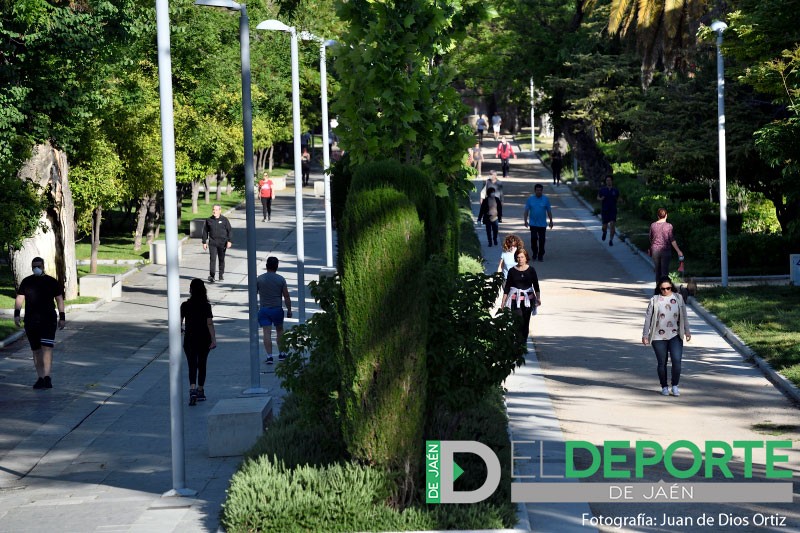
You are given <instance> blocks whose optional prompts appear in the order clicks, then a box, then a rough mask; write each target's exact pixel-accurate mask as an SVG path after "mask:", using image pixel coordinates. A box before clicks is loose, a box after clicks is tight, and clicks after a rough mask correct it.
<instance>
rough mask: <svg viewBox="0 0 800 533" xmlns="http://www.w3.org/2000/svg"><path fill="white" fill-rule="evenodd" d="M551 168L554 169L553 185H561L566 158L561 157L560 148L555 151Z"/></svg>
mask: <svg viewBox="0 0 800 533" xmlns="http://www.w3.org/2000/svg"><path fill="white" fill-rule="evenodd" d="M550 166H552V167H553V185H561V169H562V168H564V156H562V155H561V150H560V149H559V148H556V149H555V150H553V158H552V160H551V161H550Z"/></svg>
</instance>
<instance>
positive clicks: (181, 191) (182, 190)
mask: <svg viewBox="0 0 800 533" xmlns="http://www.w3.org/2000/svg"><path fill="white" fill-rule="evenodd" d="M185 194H186V186H185V185H178V187H177V188H176V190H175V196H176V198H175V200H176V201H177V204H178V205H177V206H176V209H177V210H178V212H177V213H176V216H177V218H178V227H179V228H180V227H181V219H182V218H183V196H184V195H185Z"/></svg>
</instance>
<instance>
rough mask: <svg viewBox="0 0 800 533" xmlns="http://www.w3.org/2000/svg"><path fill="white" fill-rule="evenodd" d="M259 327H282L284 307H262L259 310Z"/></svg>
mask: <svg viewBox="0 0 800 533" xmlns="http://www.w3.org/2000/svg"><path fill="white" fill-rule="evenodd" d="M258 325H259V326H261V327H264V326H275V327H277V326H282V325H283V307H262V308H260V309H259V310H258Z"/></svg>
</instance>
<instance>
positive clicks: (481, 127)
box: [476, 115, 487, 145]
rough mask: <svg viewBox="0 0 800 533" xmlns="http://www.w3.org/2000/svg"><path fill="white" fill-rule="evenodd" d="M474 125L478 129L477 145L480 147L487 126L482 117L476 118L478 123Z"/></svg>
mask: <svg viewBox="0 0 800 533" xmlns="http://www.w3.org/2000/svg"><path fill="white" fill-rule="evenodd" d="M476 125H477V127H478V144H479V145H481V144H483V133H484V132H485V131H486V126H487V124H486V119H485V118H483V115H481V116H479V117H478V122H477V124H476Z"/></svg>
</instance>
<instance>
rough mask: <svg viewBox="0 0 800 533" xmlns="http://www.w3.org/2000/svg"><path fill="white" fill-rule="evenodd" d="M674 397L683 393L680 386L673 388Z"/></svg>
mask: <svg viewBox="0 0 800 533" xmlns="http://www.w3.org/2000/svg"><path fill="white" fill-rule="evenodd" d="M672 395H673V396H680V395H681V391H679V390H678V386H677V385H673V386H672Z"/></svg>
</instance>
